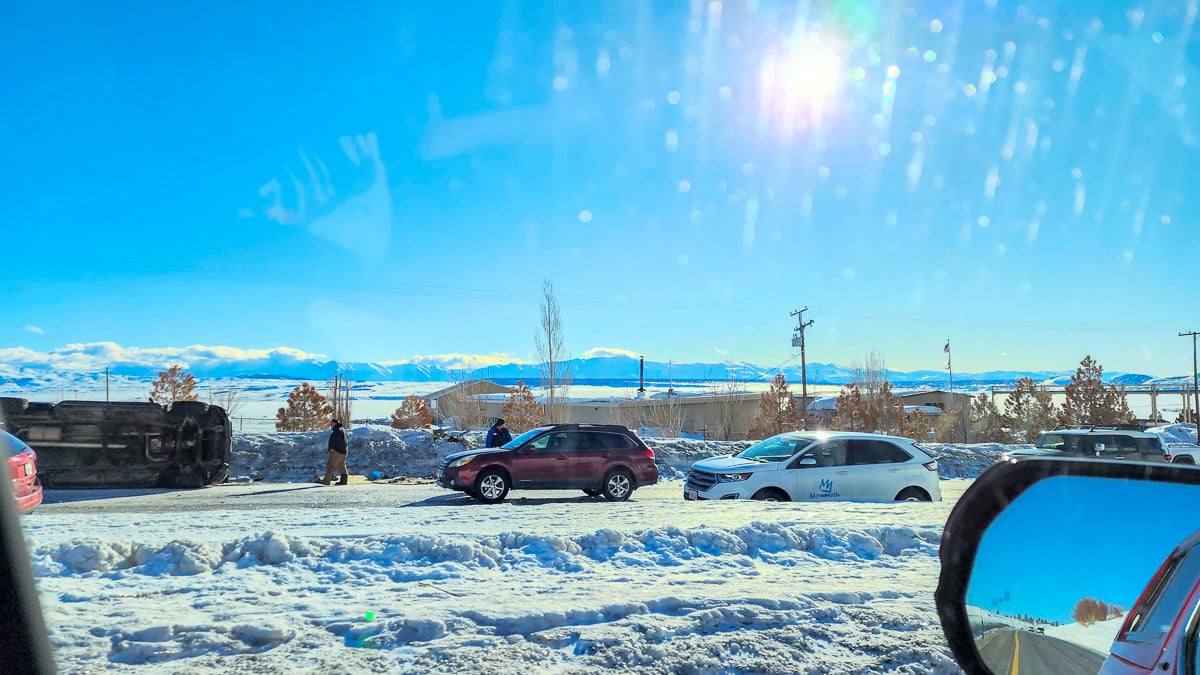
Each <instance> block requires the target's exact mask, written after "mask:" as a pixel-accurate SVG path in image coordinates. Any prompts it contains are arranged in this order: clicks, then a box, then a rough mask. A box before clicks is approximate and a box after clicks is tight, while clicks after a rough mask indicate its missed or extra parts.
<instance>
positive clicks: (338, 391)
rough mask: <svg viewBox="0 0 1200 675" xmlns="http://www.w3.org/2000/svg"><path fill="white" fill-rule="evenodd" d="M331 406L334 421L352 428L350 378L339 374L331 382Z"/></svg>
mask: <svg viewBox="0 0 1200 675" xmlns="http://www.w3.org/2000/svg"><path fill="white" fill-rule="evenodd" d="M329 405H330V407H332V408H333V417H334V419H336V420H338V421H340V422H341V423H342V426H344V427H346V428H347V429H349V428H350V376H349V375H348V374H342V373H338V374H337V375H334V376H333V379H332V380H330V381H329Z"/></svg>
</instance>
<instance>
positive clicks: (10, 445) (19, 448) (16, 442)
mask: <svg viewBox="0 0 1200 675" xmlns="http://www.w3.org/2000/svg"><path fill="white" fill-rule="evenodd" d="M0 445H3V446H4V448H5V450H6V451H7V454H6V456H8V457H16V456H17V455H20V454H22V453H26V452H29V446H28V445H25V442H24V441H22V440H21V439H19V438H17V437H16V436H13V435H12V434H10V433H8V432H7V431H0Z"/></svg>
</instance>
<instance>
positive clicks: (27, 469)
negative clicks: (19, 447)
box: [25, 464, 33, 476]
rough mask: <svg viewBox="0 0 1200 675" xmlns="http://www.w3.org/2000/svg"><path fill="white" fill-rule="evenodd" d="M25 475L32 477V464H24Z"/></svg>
mask: <svg viewBox="0 0 1200 675" xmlns="http://www.w3.org/2000/svg"><path fill="white" fill-rule="evenodd" d="M25 475H26V476H32V475H33V465H32V464H26V465H25Z"/></svg>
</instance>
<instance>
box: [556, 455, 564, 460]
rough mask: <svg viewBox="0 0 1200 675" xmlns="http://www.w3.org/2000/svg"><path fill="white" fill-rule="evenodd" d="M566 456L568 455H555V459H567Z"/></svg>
mask: <svg viewBox="0 0 1200 675" xmlns="http://www.w3.org/2000/svg"><path fill="white" fill-rule="evenodd" d="M566 458H567V456H566V455H559V456H558V457H555V458H554V459H566Z"/></svg>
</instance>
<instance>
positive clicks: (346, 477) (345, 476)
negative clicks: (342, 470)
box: [337, 474, 350, 485]
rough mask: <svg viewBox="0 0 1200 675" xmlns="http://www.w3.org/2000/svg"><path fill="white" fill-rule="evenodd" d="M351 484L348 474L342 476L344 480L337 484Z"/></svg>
mask: <svg viewBox="0 0 1200 675" xmlns="http://www.w3.org/2000/svg"><path fill="white" fill-rule="evenodd" d="M349 482H350V476H349V475H348V474H342V478H341V480H339V481H338V482H337V484H338V485H346V484H347V483H349Z"/></svg>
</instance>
